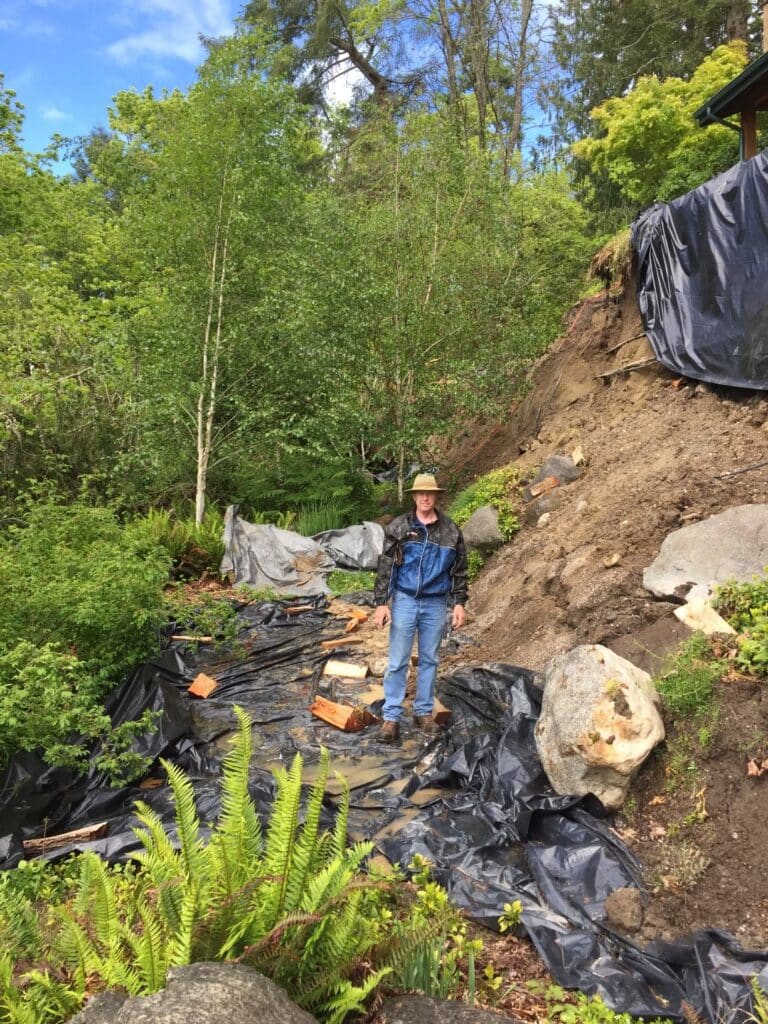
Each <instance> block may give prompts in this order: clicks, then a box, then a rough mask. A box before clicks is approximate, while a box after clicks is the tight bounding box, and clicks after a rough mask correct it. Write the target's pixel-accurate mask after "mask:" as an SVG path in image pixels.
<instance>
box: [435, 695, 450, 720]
mask: <svg viewBox="0 0 768 1024" xmlns="http://www.w3.org/2000/svg"><path fill="white" fill-rule="evenodd" d="M432 717H433V718H434V720H435V721H436V722H437V724H438V725H448V724H449V723H450V721H451V719H452V718H453V712H452V711H451V709H450V708H447V707H446V706H445V704H443V702H442V701H439V700H438V699H437V697H435V703H434V706H433V708H432Z"/></svg>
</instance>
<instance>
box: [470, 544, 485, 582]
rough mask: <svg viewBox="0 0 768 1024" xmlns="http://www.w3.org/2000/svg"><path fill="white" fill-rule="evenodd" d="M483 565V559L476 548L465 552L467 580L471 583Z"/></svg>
mask: <svg viewBox="0 0 768 1024" xmlns="http://www.w3.org/2000/svg"><path fill="white" fill-rule="evenodd" d="M484 565H485V558H484V557H483V556H482V555H481V554H480V552H479V551H478V550H477V548H473V549H472V550H471V551H469V552H467V579H468V580H469V582H470V583H471V582H472V580H474V579H477V576H478V574H479V572H480V570H481V569H482V568H483V566H484Z"/></svg>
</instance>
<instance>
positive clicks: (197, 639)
mask: <svg viewBox="0 0 768 1024" xmlns="http://www.w3.org/2000/svg"><path fill="white" fill-rule="evenodd" d="M171 640H187V641H189V642H190V643H195V644H212V643H213V637H212V636H194V635H192V634H190V633H174V634H173V636H172V637H171Z"/></svg>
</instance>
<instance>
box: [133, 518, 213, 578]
mask: <svg viewBox="0 0 768 1024" xmlns="http://www.w3.org/2000/svg"><path fill="white" fill-rule="evenodd" d="M130 532H131V533H132V534H134V535H135V536H136V537H137V538H141V539H142V540H143V541H144V542H145V543H147V544H148V545H150V546H155V547H160V548H163V549H164V550H165V551H167V552H168V555H169V557H170V559H171V561H172V563H173V568H174V573H175V575H177V576H185V577H188V576H200V575H202V573H204V572H218V569H219V565H220V564H221V559H222V557H223V555H224V518H223V516H222V515H221V513H220V512H219V511H218V510H217V509H215V508H213V507H212V506H210V505H209V506H208V508H206V510H205V515H204V516H203V521H202V522H201V523H199V524H198V523H196V522H195V519H194V516H189V517H185V518H180V517H178V516H177V515H176V514H175V513H174V512H172V511H169V510H168V509H150V510H149V512H147V513H146V514H145V515H144V516H139V517H137V518H136V519H134V520H133V521H132V522H131V524H130Z"/></svg>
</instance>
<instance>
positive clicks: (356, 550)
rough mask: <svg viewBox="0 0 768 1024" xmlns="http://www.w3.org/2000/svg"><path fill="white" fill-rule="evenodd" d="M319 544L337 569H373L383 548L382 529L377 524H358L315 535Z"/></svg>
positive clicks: (314, 538)
mask: <svg viewBox="0 0 768 1024" xmlns="http://www.w3.org/2000/svg"><path fill="white" fill-rule="evenodd" d="M312 540H314V541H315V543H317V544H319V545H320V547H321V548H322V549H323V551H325V552H326V553H327V554H328V555H329V556H330V557H331V558H332V559H333V561H334V564H335V565H336V566H337V568H339V569H350V570H355V569H367V570H372V569H375V568H376V566H377V565H378V564H379V555H380V554H381V552H382V550H383V548H384V527H383V526H381V525H380V524H379V523H360V524H359V525H357V526H348V527H346V529H344V530H326V531H325V532H324V533H316V534H315V535H314V537H313V538H312Z"/></svg>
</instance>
